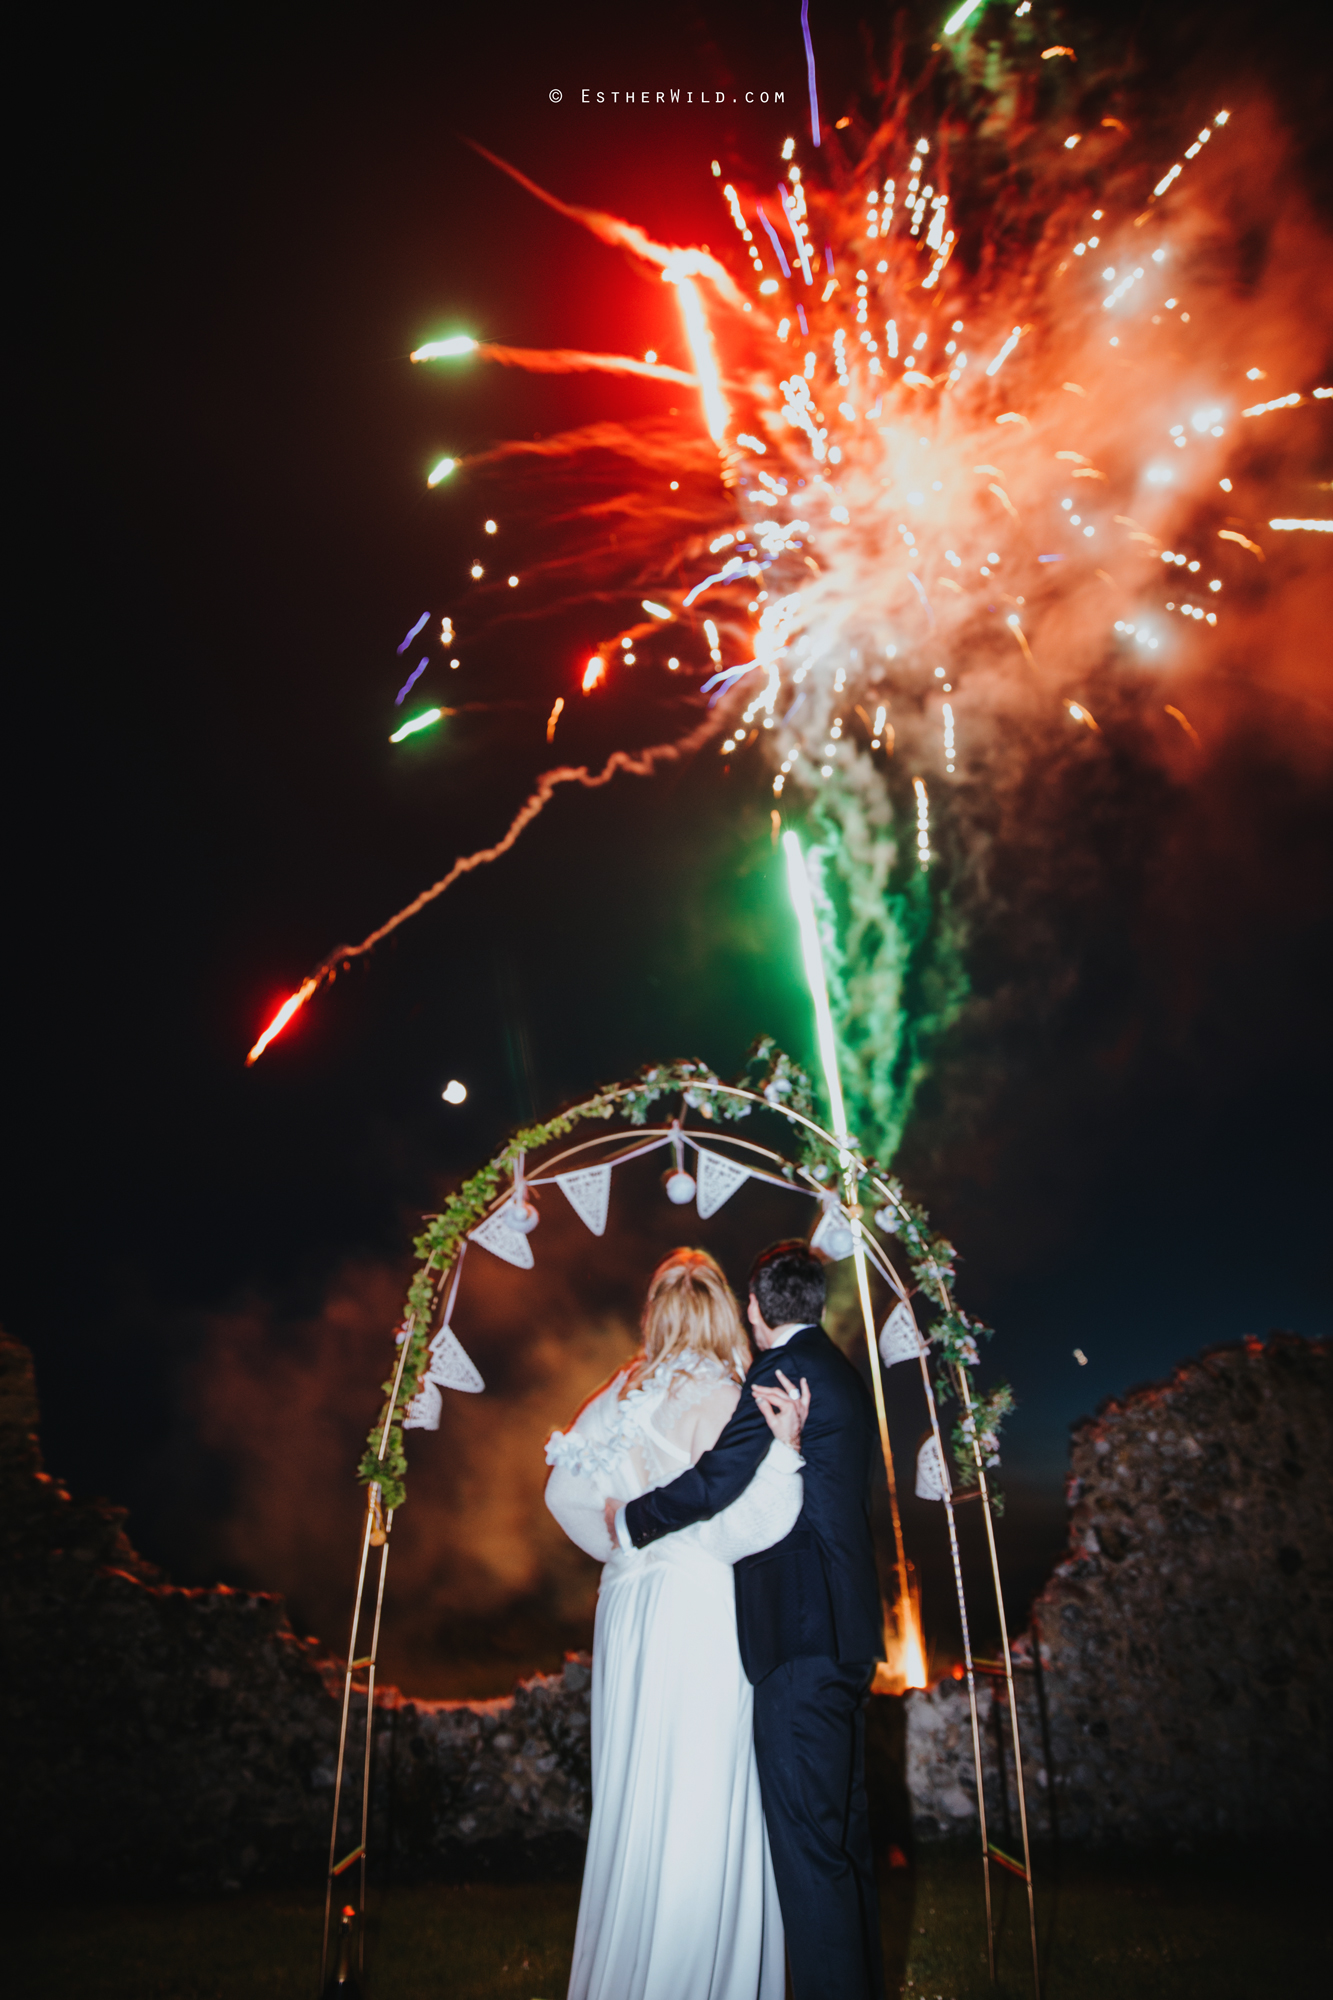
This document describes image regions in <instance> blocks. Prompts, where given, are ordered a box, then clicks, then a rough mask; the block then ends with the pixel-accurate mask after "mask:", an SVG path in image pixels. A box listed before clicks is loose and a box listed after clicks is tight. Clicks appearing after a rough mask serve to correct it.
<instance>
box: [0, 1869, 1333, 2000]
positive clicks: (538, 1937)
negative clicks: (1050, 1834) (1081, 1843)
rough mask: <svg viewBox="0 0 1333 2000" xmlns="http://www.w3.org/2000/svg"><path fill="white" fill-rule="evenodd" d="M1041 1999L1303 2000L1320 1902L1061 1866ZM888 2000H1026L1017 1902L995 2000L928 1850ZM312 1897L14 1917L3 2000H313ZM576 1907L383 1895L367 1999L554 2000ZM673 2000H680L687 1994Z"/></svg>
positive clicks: (270, 1896) (561, 1897) (1213, 1876)
mask: <svg viewBox="0 0 1333 2000" xmlns="http://www.w3.org/2000/svg"><path fill="white" fill-rule="evenodd" d="M1037 1890H1038V1905H1037V1910H1038V1930H1039V1936H1040V1941H1041V1952H1042V1984H1043V1991H1044V1993H1045V1995H1046V1996H1047V2000H1140V1996H1143V2000H1159V1996H1160V2000H1268V1996H1279V1995H1280V1996H1282V2000H1304V1996H1305V1995H1307V1994H1309V1995H1313V1994H1315V1993H1317V1992H1319V1991H1321V1990H1326V1988H1325V1980H1326V1979H1327V1977H1328V1968H1329V1965H1330V1963H1333V1951H1331V1946H1333V1938H1331V1936H1330V1930H1331V1928H1333V1927H1331V1924H1330V1918H1329V1915H1328V1913H1327V1907H1326V1905H1327V1898H1326V1897H1325V1896H1323V1895H1322V1893H1321V1888H1320V1882H1319V1878H1318V1876H1317V1875H1316V1874H1315V1872H1314V1869H1313V1868H1312V1866H1311V1865H1310V1864H1309V1862H1308V1861H1307V1862H1306V1863H1305V1864H1304V1865H1301V1866H1295V1865H1291V1866H1283V1865H1281V1864H1280V1863H1276V1862H1275V1861H1274V1860H1273V1859H1271V1858H1268V1859H1266V1860H1264V1861H1263V1862H1262V1863H1261V1864H1260V1863H1256V1864H1255V1865H1254V1866H1253V1867H1249V1868H1242V1867H1241V1866H1240V1865H1239V1864H1238V1863H1237V1862H1236V1861H1234V1860H1229V1861H1227V1862H1226V1863H1225V1864H1216V1865H1212V1866H1210V1865H1207V1864H1205V1863H1203V1862H1201V1861H1197V1860H1173V1861H1170V1862H1154V1863H1151V1864H1149V1863H1146V1862H1138V1863H1131V1862H1126V1861H1120V1862H1112V1861H1103V1860H1092V1859H1089V1858H1088V1857H1086V1856H1080V1857H1078V1858H1077V1859H1075V1858H1071V1857H1066V1858H1065V1860H1064V1861H1063V1862H1062V1863H1061V1864H1060V1866H1059V1868H1058V1870H1057V1869H1056V1867H1055V1866H1054V1864H1052V1863H1050V1862H1048V1863H1047V1864H1046V1866H1045V1867H1044V1868H1041V1869H1040V1870H1039V1873H1038V1879H1037ZM883 1900H884V1930H885V1946H886V1954H887V1959H888V1971H889V1992H890V1994H893V1995H897V1994H902V1995H904V1996H907V1997H908V2000H997V1995H998V1996H1004V2000H1018V1996H1021V1995H1025V1994H1028V1993H1030V1992H1031V1983H1030V1976H1029V1972H1028V1946H1027V1911H1026V1903H1025V1900H1024V1896H1023V1890H1022V1884H1021V1883H1019V1882H1016V1881H1014V1880H1013V1879H1012V1878H1009V1877H1004V1876H1002V1875H998V1871H997V1881H996V1907H997V1920H998V1925H999V1931H1000V1953H999V1986H998V1988H997V1987H992V1986H991V1985H990V1984H989V1982H988V1980H987V1977H986V1956H985V1928H984V1921H983V1917H982V1907H981V1883H980V1869H979V1867H978V1865H977V1863H976V1861H975V1860H974V1859H972V1858H971V1857H968V1856H960V1855H958V1854H954V1853H942V1852H938V1851H937V1852H934V1853H932V1852H931V1851H930V1850H927V1851H926V1852H925V1853H924V1854H923V1855H922V1856H921V1858H920V1860H919V1862H918V1865H917V1866H916V1867H915V1868H911V1869H898V1870H895V1871H893V1872H892V1873H891V1874H889V1875H887V1876H886V1877H885V1881H884V1899H883ZM321 1909H322V1902H321V1898H320V1896H319V1895H318V1893H316V1892H310V1893H306V1892H296V1891H293V1892H290V1893H281V1892H278V1891H259V1892H254V1893H248V1894H241V1895H234V1896H230V1897H227V1898H215V1899H210V1900H207V1901H202V1900H201V1901H187V1900H183V1899H182V1900H176V1901H158V1902H133V1901H128V1900H124V1901H120V1902H114V1903H112V1902H98V1903H73V1902H65V1901H59V1902H57V1901H51V1902H46V1903H39V1902H36V1901H35V1900H29V1901H27V1902H24V1903H22V1904H21V1905H13V1904H11V1906H10V1907H9V1910H8V1912H7V1914H6V1919H5V1925H6V1930H7V1932H8V1940H9V1951H8V1952H7V1953H6V1958H7V1960H8V1962H9V1963H10V1964H11V1968H12V1970H13V1971H14V1973H16V1983H14V1984H13V1985H10V1986H9V1989H8V1990H9V1991H10V1992H12V1993H13V1994H15V1996H16V2000H73V1996H75V1995H77V1996H79V2000H233V1996H234V1997H235V2000H242V1996H245V2000H251V1996H253V2000H261V1996H262V1997H263V2000H269V1996H271V2000H313V1996H314V1993H315V1986H316V1973H317V1969H318V1954H319V1927H320V1915H321ZM577 1909H578V1891H577V1889H576V1888H575V1887H573V1886H572V1885H569V1884H565V1883H550V1884H539V1885H535V1886H534V1885H531V1884H529V1885H525V1886H523V1887H508V1886H498V1885H494V1884H485V1885H482V1884H475V1885H472V1886H470V1887H463V1888H441V1887H424V1888H412V1889H391V1890H388V1891H384V1892H380V1893H379V1894H377V1895H375V1897H374V1898H373V1901H372V1906H371V1916H370V1923H369V1928H368V1931H367V1975H368V1976H367V1990H368V1993H369V1995H370V1996H371V2000H378V1996H383V2000H563V1995H564V1992H565V1985H566V1981H567V1979H568V1976H569V1957H570V1950H571V1947H572V1945H573V1939H574V1920H575V1916H576V1914H577ZM682 2000H690V1996H687V1995H683V1996H682Z"/></svg>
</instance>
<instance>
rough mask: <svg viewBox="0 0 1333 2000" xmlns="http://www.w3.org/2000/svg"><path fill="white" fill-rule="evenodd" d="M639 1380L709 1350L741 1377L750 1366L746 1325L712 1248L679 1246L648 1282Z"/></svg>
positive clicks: (716, 1358)
mask: <svg viewBox="0 0 1333 2000" xmlns="http://www.w3.org/2000/svg"><path fill="white" fill-rule="evenodd" d="M640 1327H641V1330H642V1333H643V1352H642V1355H641V1357H640V1359H639V1362H638V1365H637V1367H636V1370H635V1373H636V1376H637V1378H638V1380H639V1382H641V1383H642V1382H646V1381H647V1380H648V1378H649V1377H650V1376H651V1375H655V1374H656V1373H657V1370H658V1369H659V1368H661V1367H663V1366H665V1364H666V1363H668V1362H670V1361H673V1360H675V1359H676V1357H677V1356H678V1355H683V1354H699V1355H709V1356H711V1357H712V1358H713V1359H714V1360H716V1361H720V1362H721V1364H722V1366H723V1367H724V1368H725V1369H726V1371H727V1373H728V1374H729V1375H731V1376H733V1377H734V1378H735V1380H736V1381H738V1382H739V1381H740V1380H741V1379H742V1377H743V1376H744V1374H745V1370H746V1368H747V1366H748V1365H749V1354H748V1349H747V1346H746V1340H745V1329H744V1327H743V1326H742V1325H741V1316H740V1313H739V1311H738V1310H737V1306H736V1301H735V1298H734V1297H733V1295H732V1291H731V1287H730V1285H729V1284H728V1283H727V1281H726V1278H725V1277H724V1276H723V1274H722V1269H721V1266H720V1265H719V1264H718V1263H717V1262H716V1261H715V1260H714V1259H713V1258H712V1257H710V1256H709V1254H708V1252H707V1251H706V1250H673V1251H672V1252H671V1255H670V1256H669V1257H664V1258H663V1260H662V1262H661V1263H660V1264H659V1265H658V1267H657V1269H656V1270H655V1271H654V1272H653V1275H652V1277H651V1278H650V1280H649V1282H648V1297H647V1299H646V1300H645V1302H644V1308H643V1318H642V1320H641V1321H640Z"/></svg>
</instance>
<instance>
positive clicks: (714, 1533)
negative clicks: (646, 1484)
mask: <svg viewBox="0 0 1333 2000" xmlns="http://www.w3.org/2000/svg"><path fill="white" fill-rule="evenodd" d="M804 1464H805V1460H804V1459H803V1458H802V1457H801V1455H800V1453H799V1452H796V1451H793V1450H792V1448H791V1446H790V1445H786V1444H783V1442H782V1440H781V1439H780V1438H776V1437H775V1438H774V1439H773V1440H772V1442H771V1443H770V1445H769V1447H768V1451H767V1453H766V1454H765V1456H764V1458H763V1460H762V1462H761V1464H760V1467H759V1470H758V1471H757V1472H756V1473H755V1476H754V1478H753V1479H752V1480H751V1481H750V1483H749V1485H748V1486H747V1487H746V1488H745V1491H744V1492H743V1493H742V1494H741V1495H740V1496H739V1498H738V1499H735V1500H733V1501H732V1502H731V1504H730V1506H727V1507H724V1508H723V1509H722V1510H721V1512H720V1513H717V1514H714V1515H713V1517H712V1519H711V1520H707V1521H700V1522H699V1523H698V1524H697V1525H696V1526H695V1527H693V1528H685V1529H683V1530H682V1533H683V1534H684V1535H685V1536H687V1537H688V1539H689V1540H690V1541H692V1542H695V1543H697V1544H698V1546H699V1547H700V1548H701V1549H705V1550H706V1551H707V1552H708V1554H709V1555H710V1556H716V1557H717V1559H718V1561H719V1562H726V1563H734V1562H739V1561H740V1559H741V1557H742V1556H755V1555H758V1554H759V1551H760V1550H761V1549H771V1548H772V1547H773V1546H774V1544H775V1543H777V1542H780V1541H783V1540H785V1538H786V1537H787V1536H788V1535H789V1534H790V1533H791V1531H792V1529H793V1528H794V1527H795V1526H796V1523H797V1521H798V1519H799V1518H800V1513H801V1507H802V1504H803V1501H804V1498H805V1492H804V1483H803V1481H802V1478H801V1467H802V1466H803V1465H804Z"/></svg>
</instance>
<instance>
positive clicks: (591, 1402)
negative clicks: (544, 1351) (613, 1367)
mask: <svg viewBox="0 0 1333 2000" xmlns="http://www.w3.org/2000/svg"><path fill="white" fill-rule="evenodd" d="M622 1380H623V1372H622V1373H621V1374H617V1375H613V1376H612V1377H611V1380H610V1381H609V1382H604V1383H603V1384H602V1386H601V1388H600V1389H596V1390H594V1391H593V1393H592V1395H591V1396H590V1397H589V1398H588V1400H587V1402H585V1403H584V1404H583V1405H582V1407H581V1408H580V1410H579V1411H578V1413H577V1415H576V1416H575V1418H574V1421H573V1423H571V1425H570V1426H569V1429H568V1430H567V1431H553V1432H552V1434H551V1436H550V1438H549V1439H548V1441H547V1445H546V1462H547V1464H548V1465H549V1466H550V1467H551V1476H550V1478H549V1479H548V1480H547V1482H546V1493H545V1500H546V1505H547V1508H548V1509H549V1511H550V1512H551V1514H553V1515H554V1517H555V1519H556V1520H557V1521H558V1522H559V1524H560V1526H561V1527H562V1528H563V1529H564V1531H565V1533H566V1534H567V1535H568V1536H569V1539H570V1541H571V1542H573V1543H574V1544H575V1546H576V1547H578V1548H580V1549H582V1550H583V1553H584V1554H585V1555H589V1556H592V1557H593V1559H594V1560H595V1561H596V1562H603V1563H604V1562H607V1561H609V1560H610V1558H611V1557H612V1556H613V1555H614V1554H615V1544H614V1543H613V1542H612V1540H611V1538H610V1536H609V1534H608V1533H607V1527H606V1521H605V1519H604V1516H603V1507H604V1503H605V1501H606V1498H607V1494H608V1493H609V1491H610V1487H609V1486H608V1485H607V1473H608V1470H609V1468H608V1466H607V1464H606V1459H607V1456H608V1454H607V1452H606V1451H605V1450H599V1448H598V1444H599V1434H600V1433H601V1432H602V1430H603V1425H602V1421H601V1419H602V1417H603V1416H604V1413H605V1406H606V1404H607V1403H608V1402H609V1403H614V1401H615V1396H616V1391H617V1389H618V1387H619V1385H620V1383H621V1381H622Z"/></svg>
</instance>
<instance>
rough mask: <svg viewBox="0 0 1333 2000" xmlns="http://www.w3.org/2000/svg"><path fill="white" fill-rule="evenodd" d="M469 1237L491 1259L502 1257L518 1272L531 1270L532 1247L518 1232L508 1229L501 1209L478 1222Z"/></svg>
mask: <svg viewBox="0 0 1333 2000" xmlns="http://www.w3.org/2000/svg"><path fill="white" fill-rule="evenodd" d="M471 1237H472V1241H473V1242H474V1243H480V1245H481V1247H482V1249H483V1250H489V1251H490V1253H491V1255H492V1256H493V1257H503V1259H504V1261H505V1263H506V1264H517V1266H518V1268H519V1270H520V1271H530V1270H531V1269H532V1245H531V1244H530V1243H529V1241H528V1239H527V1237H526V1236H524V1235H523V1234H522V1232H521V1231H520V1230H517V1229H511V1228H510V1226H509V1224H508V1222H507V1221H506V1220H505V1217H504V1210H503V1209H501V1210H499V1211H498V1212H497V1213H496V1214H495V1215H488V1216H487V1218H486V1220H485V1221H484V1222H479V1223H478V1224H477V1226H476V1228H475V1229H474V1230H473V1231H472V1232H471Z"/></svg>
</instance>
